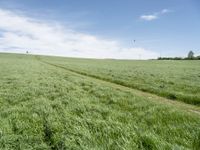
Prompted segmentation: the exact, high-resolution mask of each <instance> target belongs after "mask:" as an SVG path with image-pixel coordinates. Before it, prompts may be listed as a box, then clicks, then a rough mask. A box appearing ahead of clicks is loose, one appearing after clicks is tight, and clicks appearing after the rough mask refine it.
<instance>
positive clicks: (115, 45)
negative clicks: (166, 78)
mask: <svg viewBox="0 0 200 150" xmlns="http://www.w3.org/2000/svg"><path fill="white" fill-rule="evenodd" d="M190 50H192V51H193V52H194V53H195V54H196V55H200V1H199V0H166V1H162V0H151V1H150V0H109V1H108V0H101V1H100V0H0V52H13V53H25V52H26V51H29V53H31V54H41V55H56V56H67V57H84V58H116V59H151V58H157V57H160V56H161V57H185V56H187V53H188V52H189V51H190Z"/></svg>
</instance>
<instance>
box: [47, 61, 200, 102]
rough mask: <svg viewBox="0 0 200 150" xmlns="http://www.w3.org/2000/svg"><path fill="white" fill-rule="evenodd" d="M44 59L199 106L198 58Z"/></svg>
mask: <svg viewBox="0 0 200 150" xmlns="http://www.w3.org/2000/svg"><path fill="white" fill-rule="evenodd" d="M46 60H47V61H48V62H52V63H54V64H57V65H60V66H63V67H66V68H67V69H71V70H75V71H78V72H80V73H83V74H86V75H89V76H93V77H96V78H99V79H103V80H107V81H111V82H114V83H117V84H121V85H125V86H128V87H132V88H136V89H139V90H142V91H147V92H150V93H154V94H157V95H160V96H164V97H166V98H169V99H172V100H179V101H184V102H185V103H189V104H194V105H200V61H198V60H197V61H157V60H156V61H155V60H152V61H149V60H148V61H125V60H122V61H119V60H90V59H69V58H68V59H66V58H59V57H57V58H56V59H51V58H49V57H47V58H46Z"/></svg>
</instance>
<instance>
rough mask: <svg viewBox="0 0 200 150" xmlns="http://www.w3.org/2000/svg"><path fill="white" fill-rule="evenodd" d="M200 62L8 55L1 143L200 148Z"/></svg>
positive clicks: (1, 91)
mask: <svg viewBox="0 0 200 150" xmlns="http://www.w3.org/2000/svg"><path fill="white" fill-rule="evenodd" d="M199 66H200V62H199V61H157V60H154V61H153V60H149V61H131V60H130V61H128V60H126V61H125V60H95V59H74V58H64V57H47V56H34V55H19V54H5V53H1V54H0V149H2V150H11V149H12V150H15V149H20V150H21V149H22V150H24V149H28V150H31V149H32V150H35V149H36V150H65V149H84V150H85V149H99V150H104V149H109V150H110V149H113V150H117V149H119V150H121V149H123V150H129V149H136V150H137V149H144V150H151V149H152V150H162V149H166V150H171V149H174V150H182V149H183V150H187V149H194V150H199V149H200V107H199V105H200V84H199V83H200V67H199Z"/></svg>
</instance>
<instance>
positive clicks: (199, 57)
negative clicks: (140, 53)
mask: <svg viewBox="0 0 200 150" xmlns="http://www.w3.org/2000/svg"><path fill="white" fill-rule="evenodd" d="M158 60H200V56H194V52H193V51H189V53H188V55H187V57H158Z"/></svg>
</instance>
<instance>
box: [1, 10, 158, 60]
mask: <svg viewBox="0 0 200 150" xmlns="http://www.w3.org/2000/svg"><path fill="white" fill-rule="evenodd" d="M0 20H1V21H0V51H3V52H17V53H25V52H26V51H29V52H30V53H32V54H41V55H55V56H68V57H84V58H117V59H139V58H142V59H150V58H156V57H157V56H158V54H157V53H155V52H153V51H150V50H146V49H144V48H140V47H137V48H126V47H123V46H121V44H120V42H118V41H115V40H107V39H102V38H98V37H96V36H93V35H90V34H85V33H81V32H78V31H75V30H73V29H71V28H69V27H66V26H62V25H61V24H59V23H58V22H48V21H44V20H38V19H34V18H30V17H27V16H26V15H24V14H23V15H22V14H21V13H20V15H19V14H16V13H15V12H12V11H9V10H5V9H0Z"/></svg>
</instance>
